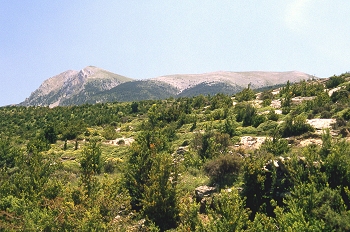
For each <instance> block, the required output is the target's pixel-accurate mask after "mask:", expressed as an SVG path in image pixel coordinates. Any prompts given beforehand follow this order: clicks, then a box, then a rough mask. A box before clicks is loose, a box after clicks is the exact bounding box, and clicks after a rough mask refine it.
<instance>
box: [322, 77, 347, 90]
mask: <svg viewBox="0 0 350 232" xmlns="http://www.w3.org/2000/svg"><path fill="white" fill-rule="evenodd" d="M344 82H345V76H343V75H340V76H335V75H334V76H332V77H330V78H329V79H328V81H327V82H326V87H327V88H329V89H330V88H334V87H337V86H338V85H340V84H341V83H344Z"/></svg>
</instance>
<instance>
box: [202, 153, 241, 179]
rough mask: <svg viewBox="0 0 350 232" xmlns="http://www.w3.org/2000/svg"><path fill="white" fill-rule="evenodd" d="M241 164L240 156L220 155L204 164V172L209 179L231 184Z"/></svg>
mask: <svg viewBox="0 0 350 232" xmlns="http://www.w3.org/2000/svg"><path fill="white" fill-rule="evenodd" d="M241 166H242V158H241V157H239V156H238V155H221V156H219V157H217V158H216V159H213V160H210V161H208V162H207V163H206V164H205V165H204V171H205V173H206V174H207V175H208V176H209V177H210V179H211V181H212V182H213V183H216V184H221V185H231V184H232V182H233V180H234V177H235V176H237V174H238V173H239V171H240V169H241Z"/></svg>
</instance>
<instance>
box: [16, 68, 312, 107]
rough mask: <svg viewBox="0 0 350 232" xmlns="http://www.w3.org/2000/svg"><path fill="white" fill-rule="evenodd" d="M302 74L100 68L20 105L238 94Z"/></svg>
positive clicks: (57, 80) (54, 81)
mask: <svg viewBox="0 0 350 232" xmlns="http://www.w3.org/2000/svg"><path fill="white" fill-rule="evenodd" d="M311 78H313V77H311V76H310V75H308V74H305V73H301V72H213V73H205V74H195V75H194V74H188V75H170V76H163V77H157V78H151V79H148V80H142V81H140V80H133V79H130V78H126V77H123V76H120V75H117V74H113V73H111V72H108V71H105V70H103V69H100V68H97V67H92V66H89V67H86V68H84V69H82V70H81V71H79V72H78V71H66V72H64V73H61V74H59V75H57V76H54V77H52V78H49V79H48V80H46V81H44V83H43V84H42V85H41V86H40V87H39V88H38V89H37V90H35V91H34V92H33V93H32V94H31V95H30V97H29V98H27V99H26V100H25V101H24V102H22V103H20V104H19V105H23V106H30V105H33V106H34V105H35V106H50V107H54V106H64V105H81V104H85V103H90V104H95V103H102V102H113V101H120V102H121V101H123V102H125V101H129V102H130V101H140V100H152V99H165V98H168V97H170V96H172V97H191V96H197V95H200V94H202V95H207V94H210V95H215V94H217V93H225V94H235V93H237V92H239V91H241V90H242V89H243V88H245V87H247V86H248V85H250V87H251V88H252V89H257V88H263V87H268V86H275V85H278V84H285V83H287V81H290V82H292V83H293V82H298V81H300V80H309V79H311Z"/></svg>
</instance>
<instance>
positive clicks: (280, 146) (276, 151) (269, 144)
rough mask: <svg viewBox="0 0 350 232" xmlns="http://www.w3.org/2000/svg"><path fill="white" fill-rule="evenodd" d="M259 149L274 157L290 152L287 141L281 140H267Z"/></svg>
mask: <svg viewBox="0 0 350 232" xmlns="http://www.w3.org/2000/svg"><path fill="white" fill-rule="evenodd" d="M261 149H263V150H264V149H265V150H266V151H267V152H270V153H272V154H273V155H275V156H279V155H283V154H287V153H288V152H289V150H290V147H289V145H288V141H287V140H286V139H282V138H273V139H269V138H267V139H266V140H265V142H264V143H263V144H262V146H261Z"/></svg>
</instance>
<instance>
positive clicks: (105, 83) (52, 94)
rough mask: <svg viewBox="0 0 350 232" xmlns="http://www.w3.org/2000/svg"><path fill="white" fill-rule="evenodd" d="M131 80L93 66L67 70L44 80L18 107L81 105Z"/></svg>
mask: <svg viewBox="0 0 350 232" xmlns="http://www.w3.org/2000/svg"><path fill="white" fill-rule="evenodd" d="M131 80H132V79H130V78H127V77H124V76H120V75H117V74H114V73H111V72H109V71H106V70H103V69H100V68H97V67H94V66H88V67H86V68H84V69H82V70H80V71H74V70H68V71H66V72H63V73H61V74H59V75H57V76H54V77H51V78H49V79H47V80H45V81H44V82H43V83H42V84H41V86H40V87H39V88H38V89H37V90H35V91H34V92H33V93H32V94H31V95H30V96H29V98H27V99H26V100H25V101H24V102H22V103H20V105H24V106H30V105H37V106H50V107H54V106H58V105H71V104H83V103H85V102H86V101H88V100H89V99H90V98H91V97H92V96H94V95H96V94H97V93H99V92H102V91H106V90H109V89H112V88H114V87H116V86H118V85H120V84H121V83H125V82H128V81H131ZM74 99H75V100H74Z"/></svg>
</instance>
